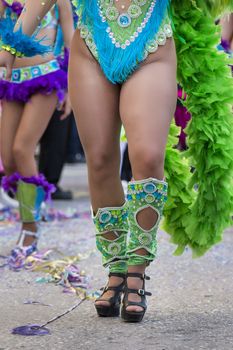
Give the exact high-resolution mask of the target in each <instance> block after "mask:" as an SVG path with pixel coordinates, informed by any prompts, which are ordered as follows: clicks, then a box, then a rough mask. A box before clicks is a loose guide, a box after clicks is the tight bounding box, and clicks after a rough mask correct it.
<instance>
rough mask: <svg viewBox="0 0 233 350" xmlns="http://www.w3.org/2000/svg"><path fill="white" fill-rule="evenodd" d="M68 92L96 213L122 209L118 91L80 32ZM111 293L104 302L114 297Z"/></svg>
mask: <svg viewBox="0 0 233 350" xmlns="http://www.w3.org/2000/svg"><path fill="white" fill-rule="evenodd" d="M69 91H70V97H71V103H72V107H73V110H74V114H75V119H76V123H77V127H78V130H79V135H80V139H81V142H82V145H83V148H84V152H85V156H86V160H87V166H88V179H89V188H90V196H91V203H92V208H93V212H94V214H97V212H98V211H99V209H101V208H106V207H120V206H122V205H123V204H124V202H125V198H124V193H123V189H122V186H121V181H120V173H119V172H120V170H119V167H120V147H119V137H120V128H121V121H120V118H119V87H118V86H117V85H113V84H111V83H109V82H108V81H107V80H106V78H105V77H104V75H103V73H102V71H101V69H100V67H99V64H98V63H97V62H96V60H95V59H94V58H93V57H92V56H91V54H90V52H89V51H88V49H87V47H86V46H85V44H84V43H83V41H82V39H80V37H79V33H78V32H76V34H75V36H74V39H73V44H72V48H71V60H70V70H69ZM103 236H104V238H106V241H107V240H108V241H111V240H115V239H116V234H115V233H114V232H106V233H104V234H103ZM100 245H101V244H100ZM100 245H99V246H100ZM110 283H111V284H112V285H114V283H115V284H119V278H116V277H111V278H110ZM109 293H110V295H109V294H108V293H105V294H106V295H105V298H108V297H109V296H111V295H112V292H109ZM99 303H100V302H99ZM102 303H103V302H102ZM105 304H106V302H105Z"/></svg>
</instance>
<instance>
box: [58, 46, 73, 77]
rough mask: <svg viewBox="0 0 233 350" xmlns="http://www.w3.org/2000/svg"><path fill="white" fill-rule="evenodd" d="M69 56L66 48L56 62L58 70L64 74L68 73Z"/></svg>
mask: <svg viewBox="0 0 233 350" xmlns="http://www.w3.org/2000/svg"><path fill="white" fill-rule="evenodd" d="M69 56H70V51H69V49H68V48H67V47H66V48H65V50H64V55H63V56H62V55H61V56H58V57H57V61H58V63H59V65H60V68H61V69H62V70H64V71H65V72H68V65H69Z"/></svg>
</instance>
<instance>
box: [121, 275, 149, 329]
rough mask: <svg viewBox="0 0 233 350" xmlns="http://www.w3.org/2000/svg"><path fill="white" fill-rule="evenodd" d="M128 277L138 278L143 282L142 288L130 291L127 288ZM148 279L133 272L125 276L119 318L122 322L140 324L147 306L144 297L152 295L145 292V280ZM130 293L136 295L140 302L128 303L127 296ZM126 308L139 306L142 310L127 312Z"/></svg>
mask: <svg viewBox="0 0 233 350" xmlns="http://www.w3.org/2000/svg"><path fill="white" fill-rule="evenodd" d="M128 277H136V278H140V279H141V280H142V281H143V286H142V288H141V289H130V288H128V286H127V278H128ZM149 279H150V277H148V276H146V275H145V274H141V273H136V272H135V273H133V272H128V273H127V275H126V283H125V289H124V298H123V305H122V308H121V317H122V319H123V320H124V321H126V322H141V321H142V319H143V317H144V315H145V312H146V309H147V304H146V295H148V296H151V295H152V294H151V293H149V292H146V291H145V280H149ZM130 293H133V294H138V295H139V296H140V297H141V301H140V302H135V301H129V300H128V295H129V294H130ZM128 306H140V307H142V308H143V310H142V311H127V307H128Z"/></svg>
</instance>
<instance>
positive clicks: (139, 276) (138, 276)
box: [126, 272, 150, 281]
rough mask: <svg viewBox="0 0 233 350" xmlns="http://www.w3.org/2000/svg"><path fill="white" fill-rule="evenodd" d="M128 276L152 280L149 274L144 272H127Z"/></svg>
mask: <svg viewBox="0 0 233 350" xmlns="http://www.w3.org/2000/svg"><path fill="white" fill-rule="evenodd" d="M126 277H127V278H128V277H136V278H140V279H141V280H147V281H149V280H150V277H149V276H147V275H146V274H144V273H137V272H127V275H126Z"/></svg>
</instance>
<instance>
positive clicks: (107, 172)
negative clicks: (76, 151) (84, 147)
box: [87, 147, 116, 181]
mask: <svg viewBox="0 0 233 350" xmlns="http://www.w3.org/2000/svg"><path fill="white" fill-rule="evenodd" d="M87 162H88V168H89V174H90V175H91V176H92V179H93V180H95V181H102V180H104V179H106V178H107V177H109V176H111V174H112V173H113V172H114V171H115V170H116V155H114V154H112V152H109V151H108V149H107V147H106V149H98V148H97V149H95V150H93V151H92V152H89V154H88V155H87Z"/></svg>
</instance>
